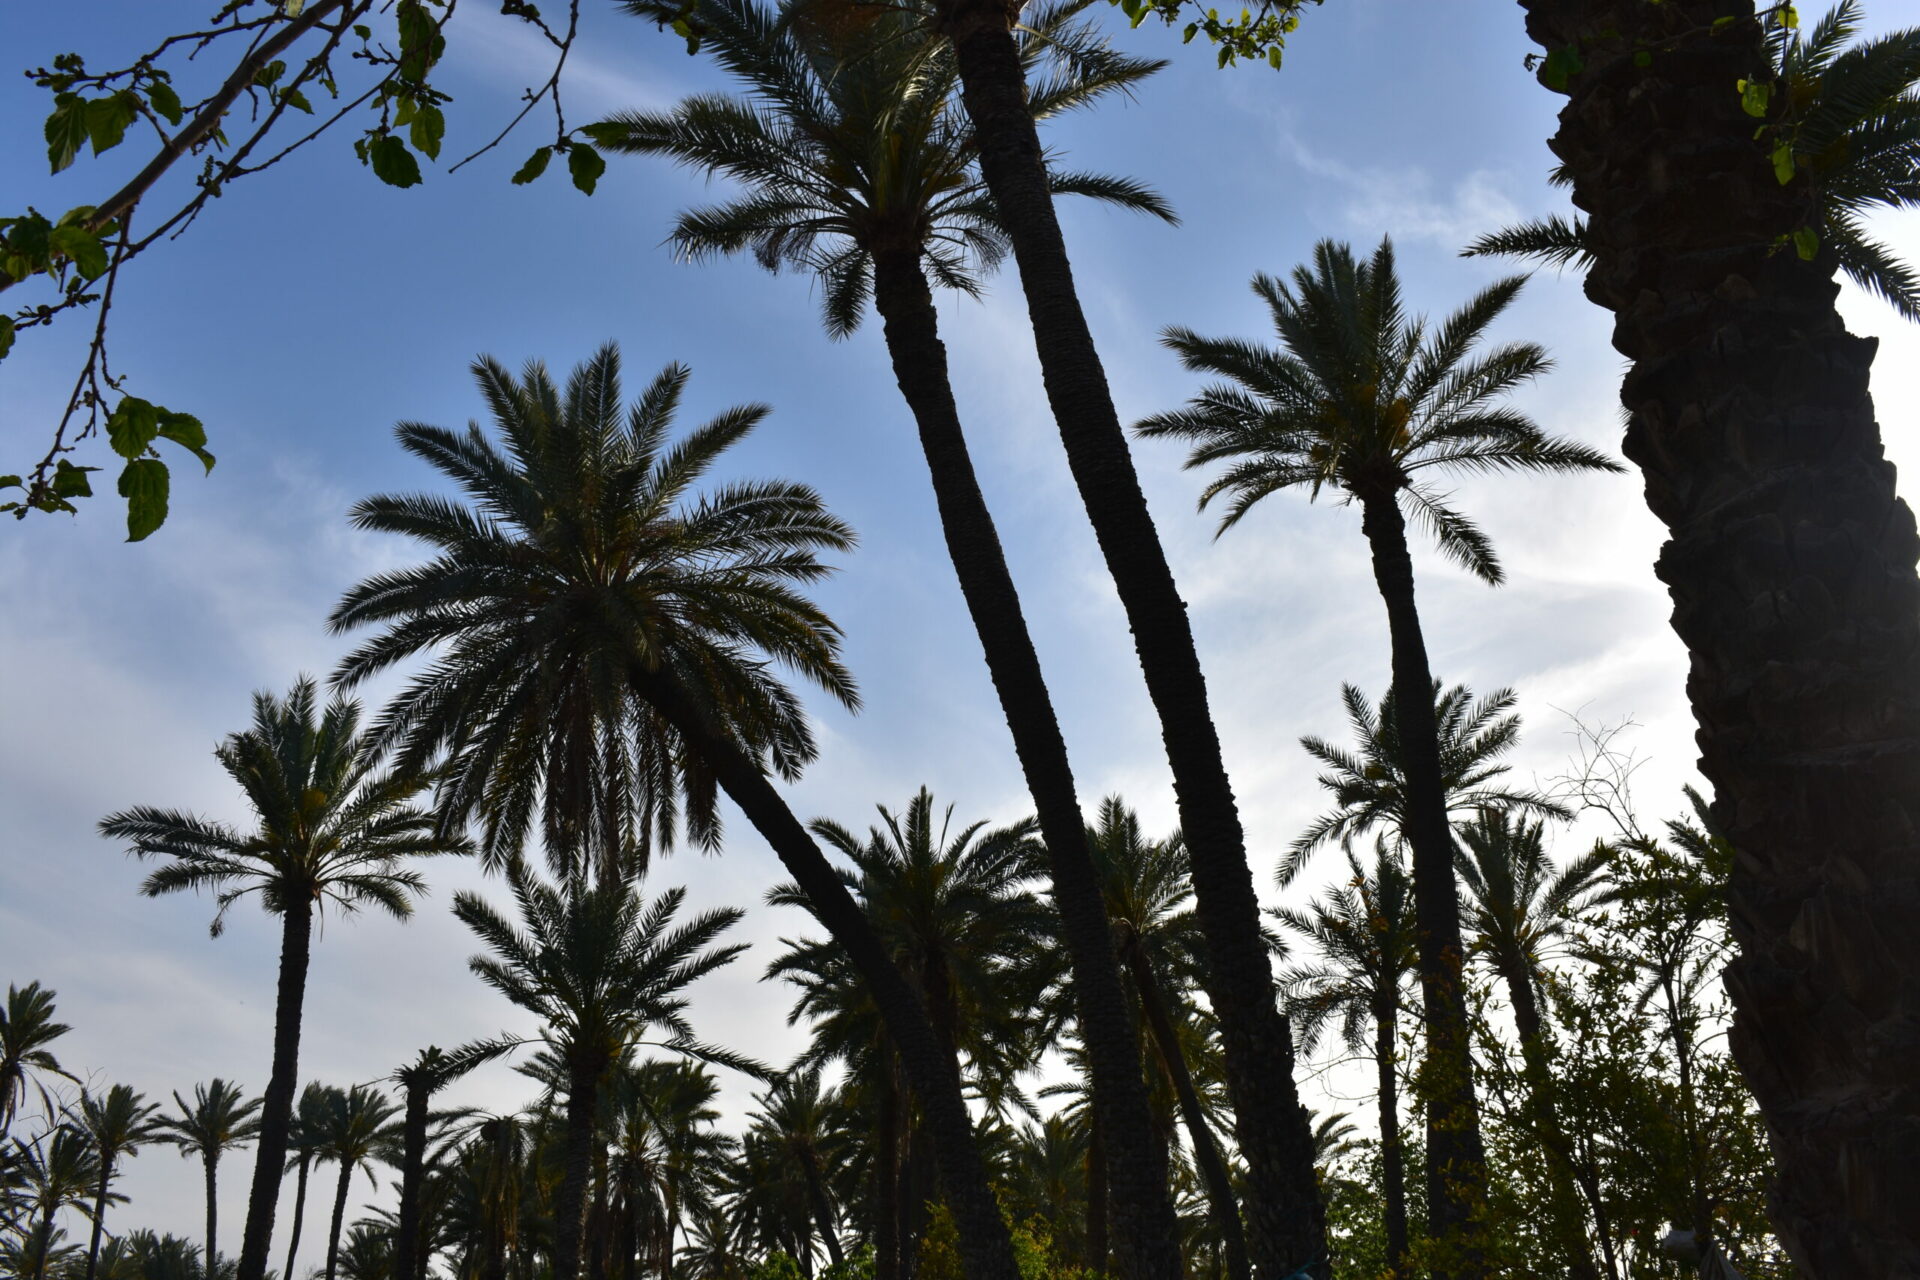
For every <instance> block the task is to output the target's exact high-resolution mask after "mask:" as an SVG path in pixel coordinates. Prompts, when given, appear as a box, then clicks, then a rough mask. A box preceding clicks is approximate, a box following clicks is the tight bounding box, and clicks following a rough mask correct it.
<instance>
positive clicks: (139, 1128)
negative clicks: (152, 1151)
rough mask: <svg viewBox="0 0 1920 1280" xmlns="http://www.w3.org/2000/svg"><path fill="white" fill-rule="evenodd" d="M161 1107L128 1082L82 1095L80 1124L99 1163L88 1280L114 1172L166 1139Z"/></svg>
mask: <svg viewBox="0 0 1920 1280" xmlns="http://www.w3.org/2000/svg"><path fill="white" fill-rule="evenodd" d="M159 1115H160V1107H159V1104H157V1103H151V1102H148V1101H147V1100H146V1098H145V1097H144V1096H142V1095H141V1094H139V1093H136V1092H135V1091H134V1090H133V1088H132V1087H131V1086H129V1085H124V1084H116V1085H114V1086H113V1087H112V1088H110V1089H108V1090H107V1091H106V1093H105V1094H104V1095H100V1094H93V1093H83V1094H81V1096H80V1124H81V1127H82V1128H83V1129H85V1130H86V1134H87V1137H88V1138H89V1139H91V1140H92V1142H93V1155H94V1159H95V1160H97V1161H98V1162H99V1166H100V1181H99V1185H98V1186H97V1187H96V1188H95V1190H94V1196H93V1213H92V1215H91V1216H92V1218H93V1236H92V1238H91V1239H90V1240H89V1241H88V1243H87V1270H86V1280H94V1274H95V1272H96V1270H97V1268H98V1266H99V1260H100V1239H101V1236H102V1234H103V1233H104V1231H105V1228H106V1220H107V1198H108V1196H109V1195H110V1194H111V1190H112V1186H113V1175H114V1174H115V1173H117V1172H119V1168H118V1166H119V1164H120V1162H121V1161H122V1160H124V1159H126V1158H127V1157H129V1156H131V1155H133V1154H134V1153H136V1152H137V1151H139V1150H140V1148H141V1147H144V1146H146V1145H148V1144H149V1143H153V1142H159V1141H162V1140H164V1137H165V1134H166V1129H165V1127H164V1126H163V1125H162V1124H161V1122H160V1119H159Z"/></svg>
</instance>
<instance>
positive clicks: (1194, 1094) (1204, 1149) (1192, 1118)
mask: <svg viewBox="0 0 1920 1280" xmlns="http://www.w3.org/2000/svg"><path fill="white" fill-rule="evenodd" d="M1123 951H1124V954H1125V955H1126V958H1127V967H1128V968H1129V969H1130V970H1131V971H1132V973H1133V985H1134V990H1135V991H1137V992H1138V993H1139V995H1140V1008H1141V1010H1142V1011H1143V1012H1144V1013H1145V1014H1146V1016H1147V1026H1148V1027H1149V1028H1150V1029H1151V1030H1152V1032H1153V1040H1154V1045H1155V1047H1156V1048H1157V1049H1158V1050H1159V1051H1160V1065H1161V1066H1162V1067H1163V1068H1164V1069H1165V1071H1166V1073H1167V1079H1169V1080H1171V1081H1172V1082H1173V1095H1174V1097H1175V1098H1176V1099H1178V1100H1179V1103H1180V1118H1181V1120H1182V1122H1183V1123H1184V1124H1185V1125H1186V1129H1187V1139H1188V1141H1189V1142H1190V1143H1191V1144H1192V1146H1193V1162H1194V1164H1195V1165H1196V1166H1198V1167H1199V1170H1200V1180H1201V1181H1202V1182H1203V1183H1204V1184H1205V1185H1206V1188H1207V1208H1208V1210H1209V1211H1210V1213H1211V1214H1212V1217H1213V1225H1214V1229H1215V1230H1216V1231H1218V1232H1219V1233H1220V1246H1221V1255H1222V1258H1223V1260H1224V1262H1225V1264H1226V1273H1227V1276H1228V1280H1251V1277H1252V1275H1253V1265H1252V1263H1251V1262H1249V1261H1248V1259H1247V1237H1246V1232H1245V1231H1244V1230H1243V1229H1242V1227H1241V1224H1240V1207H1239V1205H1238V1204H1236V1203H1235V1202H1234V1198H1233V1181H1232V1179H1231V1177H1230V1176H1229V1175H1228V1172H1227V1161H1226V1157H1225V1156H1223V1155H1221V1153H1220V1144H1219V1143H1217V1142H1215V1141H1214V1138H1213V1129H1212V1127H1211V1126H1210V1125H1208V1124H1207V1112H1206V1109H1205V1108H1204V1107H1202V1106H1201V1105H1200V1093H1199V1091H1198V1090H1197V1089H1195V1088H1194V1087H1193V1073H1192V1072H1191V1071H1189V1070H1187V1057H1186V1054H1185V1053H1184V1052H1183V1051H1182V1050H1181V1048H1180V1036H1179V1034H1178V1032H1177V1031H1176V1030H1175V1028H1174V1025H1173V1019H1172V1018H1171V1017H1170V1016H1169V1015H1168V1013H1167V1003H1166V1001H1165V1000H1164V999H1163V998H1162V997H1161V995H1160V982H1159V979H1158V978H1156V977H1155V976H1154V972H1153V964H1152V962H1151V961H1150V960H1149V959H1148V958H1147V953H1146V951H1145V950H1144V949H1143V948H1142V947H1141V946H1140V943H1139V939H1138V938H1137V937H1131V938H1129V939H1128V941H1127V943H1126V945H1125V947H1124V948H1123ZM1155 1145H1156V1146H1157V1145H1159V1144H1157V1143H1156V1144H1155Z"/></svg>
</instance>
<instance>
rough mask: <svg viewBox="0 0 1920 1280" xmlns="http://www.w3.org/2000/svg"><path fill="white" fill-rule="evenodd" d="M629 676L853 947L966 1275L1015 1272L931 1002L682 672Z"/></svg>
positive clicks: (1008, 1277) (992, 1279)
mask: <svg viewBox="0 0 1920 1280" xmlns="http://www.w3.org/2000/svg"><path fill="white" fill-rule="evenodd" d="M631 678H632V679H633V681H634V683H635V685H636V687H637V688H638V690H639V691H640V693H641V695H642V696H643V697H645V698H646V699H647V700H648V701H649V702H650V703H651V704H652V705H653V706H654V707H655V708H656V709H657V710H659V712H660V713H661V714H662V715H663V716H664V717H665V718H666V719H667V721H668V722H669V723H670V724H672V725H673V727H674V729H675V730H676V731H677V732H678V733H679V734H680V736H681V738H682V740H683V741H684V742H685V743H686V744H687V746H688V748H689V749H691V750H692V751H694V752H696V753H697V754H698V755H699V756H700V757H701V759H702V760H703V761H704V762H705V763H706V764H707V766H708V767H709V768H711V769H712V770H713V773H714V776H715V778H716V779H717V780H718V781H719V783H720V786H721V788H722V789H723V790H725V791H726V793H727V795H728V797H729V798H730V799H732V800H733V802H734V803H735V804H736V805H738V806H739V807H740V809H741V811H742V812H743V813H744V814H746V817H747V820H748V821H749V822H751V823H752V824H753V825H754V828H755V829H756V830H758V831H759V832H760V834H761V836H762V837H763V838H764V839H765V840H766V841H767V843H768V844H769V845H771V846H772V847H773V850H774V852H775V853H776V854H778V855H779V857H780V861H781V863H782V865H783V866H785V867H786V870H787V874H789V875H791V876H792V877H793V878H794V882H795V883H796V884H798V885H799V887H800V890H801V892H803V893H805V894H806V895H807V898H808V901H809V902H810V903H811V904H812V906H813V910H814V913H815V916H816V918H817V919H818V920H819V921H820V923H821V924H822V925H823V926H824V927H825V928H826V930H827V932H828V933H829V934H830V935H831V936H832V937H833V940H834V941H835V942H836V943H838V944H839V946H840V947H841V948H842V949H843V950H844V951H845V952H846V953H847V958H848V960H849V961H851V962H852V964H853V966H854V970H855V972H857V973H858V974H859V975H860V977H861V980H862V981H863V982H864V983H865V984H866V988H867V991H868V993H869V994H870V995H871V996H872V997H873V1002H874V1005H875V1007H876V1008H877V1009H878V1010H879V1012H880V1016H881V1019H882V1021H883V1022H884V1023H885V1024H886V1028H887V1034H888V1036H889V1037H890V1038H891V1039H892V1041H893V1044H894V1047H895V1049H896V1050H897V1051H898V1053H899V1057H900V1064H901V1068H902V1070H903V1071H904V1072H905V1073H906V1076H907V1080H908V1083H909V1084H910V1085H911V1086H912V1088H913V1091H914V1093H915V1095H916V1096H917V1097H918V1098H919V1099H920V1107H921V1110H922V1112H923V1114H924V1115H925V1117H926V1123H927V1125H928V1126H929V1127H930V1128H931V1129H932V1130H933V1135H934V1149H935V1153H936V1155H937V1157H938V1159H939V1161H940V1166H941V1174H942V1182H943V1184H944V1186H945V1189H946V1195H947V1203H948V1206H949V1207H950V1208H951V1209H952V1210H953V1218H954V1227H955V1230H956V1233H957V1235H958V1236H959V1242H960V1251H961V1255H962V1258H963V1260H964V1261H965V1263H966V1268H967V1274H968V1277H969V1280H1018V1277H1019V1269H1018V1267H1017V1266H1016V1265H1015V1263H1014V1258H1013V1239H1012V1236H1011V1235H1010V1234H1009V1233H1008V1231H1007V1224H1006V1221H1005V1219H1003V1218H1002V1217H1001V1216H1000V1206H999V1202H998V1201H997V1200H995V1199H994V1195H993V1191H992V1189H991V1188H990V1187H989V1186H988V1184H987V1172H986V1166H985V1164H984V1162H983V1161H982V1160H981V1158H980V1151H979V1148H978V1146H977V1145H976V1144H975V1142H974V1136H973V1121H972V1117H971V1116H970V1115H969V1114H968V1112H967V1104H966V1099H965V1097H964V1096H963V1095H962V1093H961V1089H960V1072H959V1069H958V1067H956V1066H955V1064H954V1061H953V1055H952V1054H950V1053H948V1052H946V1050H945V1049H944V1048H943V1047H942V1046H941V1044H940V1041H939V1037H938V1036H937V1035H936V1034H935V1033H934V1030H933V1026H932V1024H931V1022H930V1021H929V1020H928V1018H927V1010H926V1007H925V1005H924V1004H922V1003H921V1001H920V998H919V997H918V996H917V995H915V994H914V991H913V988H912V987H910V986H909V985H908V984H907V981H906V979H905V978H903V977H902V976H901V975H900V971H899V970H898V969H896V968H895V967H894V965H893V962H892V960H890V959H889V958H888V956H887V953H886V949H885V948H884V947H883V946H882V945H881V943H880V939H879V937H878V936H877V935H876V934H875V933H874V932H873V927H872V925H871V924H870V923H869V922H868V921H867V918H866V916H865V914H864V913H862V911H861V910H860V907H859V905H858V904H856V903H855V902H854V900H853V896H852V895H851V894H850V893H848V892H847V887H846V885H845V884H843V883H841V880H840V877H839V875H838V874H837V873H836V872H835V871H834V869H833V864H832V863H830V862H828V861H827V858H826V855H825V854H824V853H822V852H821V851H820V846H819V845H817V844H816V843H814V840H813V837H812V836H810V835H808V834H807V829H806V828H805V827H804V826H802V825H801V824H800V820H799V819H798V818H796V817H795V816H794V814H793V810H791V809H789V808H788V807H787V803H786V801H785V800H783V799H782V798H781V797H780V793H779V792H778V791H776V790H774V788H773V784H772V783H770V782H768V781H767V777H766V775H765V774H764V773H763V772H761V770H760V768H759V766H758V765H757V764H756V763H755V762H754V761H753V760H751V759H749V758H748V756H747V755H746V754H745V752H743V751H742V750H741V749H740V747H739V746H738V744H737V743H735V742H734V741H733V740H732V739H730V738H728V737H726V736H725V735H724V734H723V733H722V731H721V730H719V729H718V728H716V727H715V725H714V723H713V720H712V718H711V716H710V715H709V714H708V713H707V712H706V710H705V709H704V708H703V707H701V706H700V704H699V703H698V702H697V701H696V700H695V699H694V698H692V697H690V696H689V695H688V693H687V691H686V689H685V688H684V686H682V685H681V684H680V683H679V681H678V680H676V679H674V678H673V677H672V676H670V675H669V674H667V673H664V672H651V671H645V670H641V669H636V670H635V671H633V672H632V673H631ZM559 1280H569V1278H568V1277H560V1278H559Z"/></svg>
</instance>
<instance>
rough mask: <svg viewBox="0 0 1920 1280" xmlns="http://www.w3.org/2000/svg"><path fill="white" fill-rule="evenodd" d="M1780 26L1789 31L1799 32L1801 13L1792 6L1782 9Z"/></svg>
mask: <svg viewBox="0 0 1920 1280" xmlns="http://www.w3.org/2000/svg"><path fill="white" fill-rule="evenodd" d="M1780 25H1781V26H1782V27H1784V28H1785V29H1787V30H1788V31H1798V30H1799V29H1800V11H1799V10H1798V9H1796V8H1794V7H1793V6H1792V5H1787V6H1786V7H1785V8H1783V9H1781V10H1780Z"/></svg>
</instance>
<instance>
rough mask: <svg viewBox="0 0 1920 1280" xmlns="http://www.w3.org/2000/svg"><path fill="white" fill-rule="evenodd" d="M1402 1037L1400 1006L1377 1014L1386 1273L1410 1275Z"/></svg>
mask: <svg viewBox="0 0 1920 1280" xmlns="http://www.w3.org/2000/svg"><path fill="white" fill-rule="evenodd" d="M1399 1037H1400V1004H1399V1001H1398V1000H1395V1001H1394V1002H1393V1003H1392V1004H1389V1005H1387V1006H1386V1007H1385V1008H1383V1009H1377V1010H1375V1011H1374V1024H1373V1061H1374V1067H1375V1070H1376V1071H1377V1073H1378V1076H1377V1079H1378V1089H1377V1092H1378V1094H1379V1098H1380V1197H1381V1214H1382V1217H1383V1219H1384V1225H1385V1227H1386V1230H1387V1274H1388V1275H1389V1276H1392V1277H1394V1280H1405V1277H1406V1275H1407V1245H1408V1240H1407V1153H1406V1146H1405V1144H1404V1143H1402V1142H1401V1141H1400V1073H1399V1072H1398V1071H1397V1070H1395V1067H1394V1044H1395V1042H1396V1041H1397V1040H1398V1039H1399Z"/></svg>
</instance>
